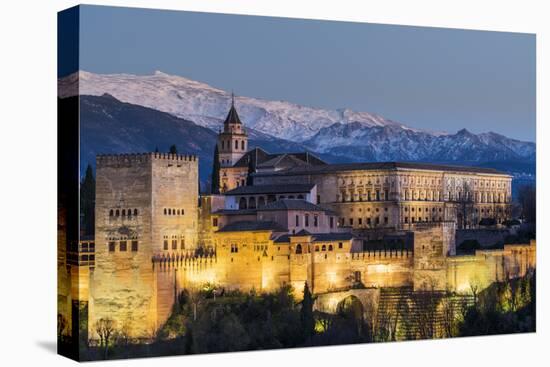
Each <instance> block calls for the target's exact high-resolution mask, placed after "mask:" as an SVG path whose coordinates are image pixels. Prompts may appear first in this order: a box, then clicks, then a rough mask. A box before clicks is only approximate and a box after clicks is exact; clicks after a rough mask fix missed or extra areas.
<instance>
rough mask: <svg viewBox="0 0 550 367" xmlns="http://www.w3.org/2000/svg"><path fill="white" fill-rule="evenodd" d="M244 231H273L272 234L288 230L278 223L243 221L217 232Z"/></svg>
mask: <svg viewBox="0 0 550 367" xmlns="http://www.w3.org/2000/svg"><path fill="white" fill-rule="evenodd" d="M245 231H274V232H288V228H284V227H283V226H281V225H280V224H279V223H276V222H271V221H269V222H268V221H256V220H245V221H239V222H234V223H230V224H228V225H226V226H225V227H223V228H222V229H220V230H219V231H218V232H245Z"/></svg>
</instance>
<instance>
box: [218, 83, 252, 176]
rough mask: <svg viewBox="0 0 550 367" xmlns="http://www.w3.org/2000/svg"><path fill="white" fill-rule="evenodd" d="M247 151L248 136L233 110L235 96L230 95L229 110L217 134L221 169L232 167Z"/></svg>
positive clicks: (235, 111)
mask: <svg viewBox="0 0 550 367" xmlns="http://www.w3.org/2000/svg"><path fill="white" fill-rule="evenodd" d="M247 149H248V134H247V133H246V131H245V129H244V127H243V124H242V122H241V120H240V118H239V115H238V114H237V110H236V109H235V95H234V94H233V93H231V108H230V109H229V113H228V114H227V117H226V118H225V121H224V123H223V132H220V133H219V134H218V151H219V157H220V158H219V160H220V166H221V167H233V165H234V164H235V163H237V161H238V160H239V159H241V157H242V156H243V155H245V153H246V151H247Z"/></svg>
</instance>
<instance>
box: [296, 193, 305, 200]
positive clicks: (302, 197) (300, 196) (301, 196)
mask: <svg viewBox="0 0 550 367" xmlns="http://www.w3.org/2000/svg"><path fill="white" fill-rule="evenodd" d="M296 198H298V199H302V200H303V199H304V195H302V194H300V195H298V196H296Z"/></svg>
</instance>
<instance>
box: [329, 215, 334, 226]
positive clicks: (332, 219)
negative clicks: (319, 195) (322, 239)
mask: <svg viewBox="0 0 550 367" xmlns="http://www.w3.org/2000/svg"><path fill="white" fill-rule="evenodd" d="M329 223H330V228H333V227H334V217H330V219H329Z"/></svg>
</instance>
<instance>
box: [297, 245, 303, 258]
mask: <svg viewBox="0 0 550 367" xmlns="http://www.w3.org/2000/svg"><path fill="white" fill-rule="evenodd" d="M301 253H302V245H301V244H297V245H296V255H300V254H301Z"/></svg>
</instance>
